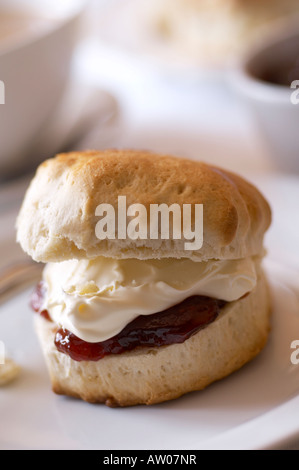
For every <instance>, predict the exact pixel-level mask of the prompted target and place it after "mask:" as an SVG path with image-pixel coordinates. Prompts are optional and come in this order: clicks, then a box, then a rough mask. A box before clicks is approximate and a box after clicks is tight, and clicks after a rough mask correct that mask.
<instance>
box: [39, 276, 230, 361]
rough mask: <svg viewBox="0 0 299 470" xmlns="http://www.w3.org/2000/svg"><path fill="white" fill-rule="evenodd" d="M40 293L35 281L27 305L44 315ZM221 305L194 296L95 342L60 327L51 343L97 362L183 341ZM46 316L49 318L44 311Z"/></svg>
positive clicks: (79, 358) (212, 317) (75, 356)
mask: <svg viewBox="0 0 299 470" xmlns="http://www.w3.org/2000/svg"><path fill="white" fill-rule="evenodd" d="M44 292H45V289H44V287H43V285H42V284H39V285H38V286H37V289H36V291H35V293H34V294H33V296H32V299H31V306H32V308H33V309H34V310H35V311H36V312H39V313H40V314H41V315H42V316H43V317H46V315H45V310H41V306H42V298H43V295H44ZM224 304H225V302H223V301H220V300H216V299H211V298H209V297H203V296H198V295H196V296H192V297H189V298H188V299H186V300H184V301H183V302H181V303H180V304H178V305H175V306H173V307H170V308H168V309H167V310H164V311H163V312H159V313H154V314H153V315H140V316H139V317H137V318H136V319H135V320H133V321H132V322H131V323H129V324H128V325H127V326H126V327H125V328H124V329H123V330H122V331H121V332H120V333H118V334H117V335H116V336H114V337H113V338H110V339H107V340H106V341H102V342H99V343H87V342H86V341H83V340H82V339H80V338H78V337H77V336H75V335H74V334H73V333H71V332H69V331H68V330H65V329H64V328H60V329H58V330H57V332H56V335H55V345H56V347H57V349H58V351H60V352H62V353H64V354H68V355H69V356H70V357H71V358H72V359H74V360H75V361H98V360H99V359H102V358H103V357H105V356H107V355H109V354H121V353H123V352H126V351H132V350H133V349H136V348H138V347H156V346H165V345H169V344H174V343H183V342H184V341H186V340H187V339H188V338H190V337H191V336H192V335H194V334H195V333H197V332H198V331H199V330H201V329H202V328H205V327H206V326H208V325H209V324H210V323H212V322H213V321H214V320H215V319H216V318H217V316H218V315H219V311H220V309H221V308H222V307H223V306H224ZM40 310H41V311H40ZM46 313H47V312H46ZM47 317H48V318H47V319H49V315H48V314H47Z"/></svg>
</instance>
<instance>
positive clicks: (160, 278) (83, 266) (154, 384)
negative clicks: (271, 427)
mask: <svg viewBox="0 0 299 470" xmlns="http://www.w3.org/2000/svg"><path fill="white" fill-rule="evenodd" d="M120 197H121V198H122V199H120ZM120 200H121V201H122V202H123V201H124V200H125V201H126V206H125V207H120ZM137 203H138V204H139V205H138V208H139V209H138V210H139V212H140V210H141V209H140V205H142V207H144V210H145V211H147V214H150V215H152V213H151V208H152V207H154V208H157V207H158V208H161V206H162V205H164V206H163V207H164V209H165V207H167V208H170V209H174V207H176V209H178V210H182V214H184V210H185V209H186V208H187V207H191V209H192V207H193V205H194V207H195V206H196V205H201V207H202V214H203V223H202V226H201V227H202V229H203V232H202V235H203V237H202V243H201V244H200V246H199V244H198V245H197V246H196V245H191V248H190V245H188V249H186V240H187V239H188V242H189V243H190V240H191V237H190V236H189V235H190V233H193V234H194V238H196V231H195V229H198V230H199V228H200V225H198V224H197V223H198V220H197V219H196V217H197V216H198V214H197V216H196V211H195V210H192V211H191V210H190V212H189V216H190V217H189V221H190V230H189V232H188V234H189V235H188V236H187V232H185V231H183V230H182V233H183V235H184V237H183V236H182V237H181V238H179V237H178V236H177V233H178V232H177V229H178V226H175V222H174V221H175V217H174V215H173V213H171V210H170V211H169V212H168V215H169V219H168V228H169V231H168V235H170V236H169V237H168V238H167V236H165V230H164V229H165V227H164V229H163V225H162V221H161V220H160V222H159V224H158V226H156V229H157V233H156V235H157V234H158V236H154V237H153V236H150V235H153V234H154V230H152V227H151V222H152V220H151V219H150V218H149V217H148V219H147V218H145V220H144V219H143V222H146V223H147V222H148V225H147V226H148V232H147V234H146V235H148V236H144V237H141V236H138V234H139V235H140V230H141V229H140V225H141V222H142V220H141V219H140V218H139V219H138V221H139V223H138V224H135V225H134V227H135V232H134V230H133V231H132V226H131V229H130V230H131V231H130V230H129V224H130V223H131V222H132V220H134V217H133V214H135V212H134V211H136V209H137V206H136V204H137ZM102 204H104V206H101V205H102ZM99 206H100V207H102V208H104V210H103V211H102V212H99V210H98V207H99ZM132 207H133V209H132ZM109 208H110V209H111V208H112V211H113V213H114V214H115V220H112V219H111V217H110V219H108V218H106V222H105V224H103V227H104V225H105V227H104V228H105V230H106V231H107V232H106V233H107V237H103V236H102V237H99V234H98V232H97V226H98V223H99V221H101V220H102V221H103V219H104V217H107V213H108V212H109V210H110V209H109ZM129 208H131V212H130V211H129ZM123 209H125V212H124V210H123ZM132 210H133V212H132ZM137 212H138V211H137ZM161 214H162V213H161ZM161 214H160V215H161ZM165 214H167V211H166V212H165V213H164V215H165ZM110 215H111V214H110ZM139 215H140V214H139ZM126 216H127V218H126ZM172 216H173V217H172ZM161 217H162V215H161ZM120 221H125V223H126V224H127V225H126V227H125V228H127V229H128V230H127V232H125V233H124V231H123V226H121V224H120ZM270 221H271V212H270V208H269V205H268V203H267V202H266V201H265V199H264V198H263V196H262V195H261V194H260V192H259V191H258V190H257V189H256V188H255V187H254V186H252V185H251V184H249V183H248V182H246V181H245V180H244V179H242V178H241V177H239V176H237V175H235V174H233V173H230V172H228V171H225V170H221V169H219V168H216V167H213V166H209V165H207V164H205V163H200V162H197V161H189V160H185V159H180V158H175V157H171V156H165V155H156V154H151V153H148V152H143V151H129V150H124V151H121V150H106V151H88V152H73V153H69V154H61V155H58V156H57V157H55V158H53V159H50V160H47V161H45V162H44V163H42V164H41V165H40V167H39V168H38V170H37V173H36V176H35V177H34V179H33V180H32V182H31V184H30V187H29V189H28V190H27V193H26V196H25V199H24V202H23V205H22V208H21V210H20V213H19V216H18V220H17V239H18V241H19V243H20V244H21V246H22V248H23V249H24V251H25V252H27V253H28V254H29V255H30V256H31V257H32V258H33V259H34V260H36V261H39V262H43V263H47V264H46V266H45V269H44V273H43V280H42V282H41V283H40V284H39V285H38V287H37V289H36V291H35V292H34V294H33V296H32V300H31V304H32V307H33V309H34V310H35V311H36V314H35V324H36V330H37V333H38V336H39V339H40V343H41V346H42V349H43V352H44V355H45V359H46V362H47V366H48V369H49V372H50V376H51V381H52V386H53V390H54V391H55V392H56V393H59V394H66V395H71V396H75V397H80V398H82V399H83V400H86V401H89V402H93V403H99V402H103V403H106V404H107V405H110V406H117V405H118V406H128V405H136V404H153V403H159V402H162V401H165V400H170V399H174V398H177V397H179V396H181V395H183V394H185V393H187V392H190V391H195V390H201V389H203V388H205V387H206V386H207V385H209V384H210V383H212V382H214V381H216V380H219V379H221V378H223V377H225V376H227V375H228V374H230V373H232V372H233V371H235V370H237V369H239V368H240V367H241V366H242V365H244V364H245V363H246V362H248V361H250V360H251V359H252V358H253V357H255V356H256V355H257V354H258V353H259V352H260V351H261V349H262V348H263V346H264V345H265V343H266V340H267V337H268V333H269V329H270V326H269V325H270V319H269V317H270V302H269V293H268V288H267V282H266V279H265V276H264V273H263V270H262V267H261V261H262V258H263V255H264V249H263V238H264V233H265V231H266V230H267V228H268V227H269V225H270ZM135 222H136V221H135ZM109 224H110V225H109ZM186 224H187V217H186V218H185V216H184V218H183V222H182V226H184V228H186ZM108 226H109V227H110V228H111V227H114V229H115V232H114V234H113V233H110V232H111V230H110V232H109V230H108ZM103 227H102V228H103ZM179 228H181V225H180V224H179ZM163 230H164V231H163ZM108 232H109V233H108ZM108 234H110V236H109V237H108ZM175 234H176V235H175ZM192 247H193V249H192Z"/></svg>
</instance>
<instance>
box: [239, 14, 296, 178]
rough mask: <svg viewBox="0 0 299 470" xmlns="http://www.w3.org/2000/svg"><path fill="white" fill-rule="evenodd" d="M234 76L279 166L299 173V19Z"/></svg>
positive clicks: (248, 59) (258, 50) (270, 39)
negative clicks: (298, 88)
mask: <svg viewBox="0 0 299 470" xmlns="http://www.w3.org/2000/svg"><path fill="white" fill-rule="evenodd" d="M296 62H297V63H296ZM230 79H231V83H232V85H233V87H234V89H235V90H236V91H237V92H238V93H239V95H240V96H241V97H242V99H244V100H245V102H246V104H247V105H248V106H249V108H250V109H251V111H252V113H253V116H254V118H255V121H256V123H257V126H258V128H259V131H260V133H261V135H262V136H263V137H264V140H265V141H266V143H267V144H268V148H269V150H270V155H271V157H272V161H273V164H274V166H275V168H276V169H278V170H282V171H285V172H294V171H295V172H299V92H298V90H297V91H296V86H299V21H298V18H297V19H296V21H291V22H290V23H289V24H287V25H285V26H284V27H283V28H282V29H281V30H279V32H278V33H277V34H276V35H272V36H271V37H268V38H267V39H266V40H265V41H264V42H263V44H262V45H260V46H259V47H258V48H256V49H255V50H254V51H252V52H251V53H250V54H249V55H248V56H247V57H246V58H244V59H243V60H242V62H241V63H239V64H237V66H236V67H235V69H234V71H233V72H232V73H231V74H230ZM294 80H298V83H297V84H296V83H294V84H293V87H295V88H291V84H292V82H294ZM296 103H298V104H296Z"/></svg>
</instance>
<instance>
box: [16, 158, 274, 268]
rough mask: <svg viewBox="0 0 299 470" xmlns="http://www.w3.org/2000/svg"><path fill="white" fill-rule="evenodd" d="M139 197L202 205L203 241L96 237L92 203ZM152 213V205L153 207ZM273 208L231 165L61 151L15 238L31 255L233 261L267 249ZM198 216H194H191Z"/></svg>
mask: <svg viewBox="0 0 299 470" xmlns="http://www.w3.org/2000/svg"><path fill="white" fill-rule="evenodd" d="M120 195H121V196H126V198H127V206H129V205H131V204H134V203H141V204H144V205H145V206H146V208H147V209H149V205H150V204H154V203H156V204H161V203H166V204H168V205H171V204H172V203H176V204H180V206H181V208H182V205H183V204H203V206H204V207H203V210H204V243H203V246H202V248H201V249H200V250H197V251H186V250H185V249H184V242H185V240H150V239H147V240H131V239H129V238H128V239H126V240H117V239H116V240H103V241H101V240H99V239H97V238H96V235H95V226H96V223H97V222H98V221H99V217H97V216H95V209H96V207H97V206H98V205H99V204H101V203H109V204H112V205H113V206H114V207H115V208H117V201H118V196H120ZM148 214H149V210H148ZM270 220H271V213H270V208H269V206H268V204H267V202H266V201H265V199H264V198H263V196H262V195H261V194H260V193H259V191H258V190H257V189H256V188H255V187H254V186H252V185H251V184H249V183H248V182H246V181H245V180H244V179H242V178H241V177H239V176H236V175H234V174H232V173H230V172H228V171H225V170H221V169H219V168H216V167H213V166H210V165H207V164H205V163H201V162H197V161H191V160H185V159H180V158H175V157H171V156H165V155H156V154H152V153H149V152H145V151H133V150H106V151H88V152H73V153H68V154H60V155H58V156H57V157H56V158H53V159H50V160H47V161H45V162H44V163H42V164H41V165H40V167H39V168H38V170H37V173H36V176H35V178H34V179H33V181H32V183H31V185H30V187H29V189H28V191H27V193H26V196H25V199H24V202H23V205H22V208H21V211H20V214H19V217H18V220H17V229H18V230H17V239H18V241H19V243H20V244H21V246H22V248H23V250H24V251H25V252H27V253H28V254H29V255H30V256H31V257H32V258H33V259H34V260H36V261H42V262H53V261H54V262H55V261H63V260H66V259H71V258H79V259H80V258H95V257H97V256H109V257H116V258H138V259H147V258H164V257H172V258H182V257H188V258H191V259H194V260H196V261H202V260H208V259H211V258H216V259H226V258H228V259H236V258H243V257H247V256H252V255H256V254H259V253H261V252H262V243H263V236H264V232H265V231H266V230H267V228H268V227H269V225H270ZM193 222H194V221H193Z"/></svg>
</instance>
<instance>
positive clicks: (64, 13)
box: [0, 0, 86, 178]
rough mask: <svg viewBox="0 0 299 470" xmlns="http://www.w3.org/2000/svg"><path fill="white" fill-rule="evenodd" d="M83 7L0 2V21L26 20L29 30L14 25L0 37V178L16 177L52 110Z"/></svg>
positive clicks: (68, 1) (69, 1)
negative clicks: (9, 17) (6, 16)
mask: <svg viewBox="0 0 299 470" xmlns="http://www.w3.org/2000/svg"><path fill="white" fill-rule="evenodd" d="M85 3H86V2H84V1H83V0H64V1H63V2H61V1H58V0H52V1H51V0H41V1H39V2H33V1H32V0H1V6H0V15H3V17H4V12H5V14H6V13H8V14H11V15H12V14H15V15H20V14H21V15H22V14H23V15H24V16H23V18H24V19H25V17H28V18H29V17H31V18H32V25H31V29H30V30H29V27H28V30H27V31H26V30H25V28H24V31H23V32H22V31H21V28H20V27H19V30H18V32H16V33H15V34H11V35H10V37H8V38H3V37H2V38H1V36H0V80H1V82H2V83H1V85H2V88H3V83H4V95H5V104H0V177H1V178H3V177H6V176H8V175H14V174H17V173H20V172H21V171H22V170H23V169H24V168H25V167H28V166H29V165H30V163H31V161H30V148H31V146H32V144H33V142H34V138H35V137H36V136H37V135H38V134H39V132H40V131H41V129H42V128H43V126H44V125H45V123H46V121H47V119H48V118H49V117H50V116H51V114H52V113H53V112H54V110H55V108H56V106H57V104H58V102H59V100H60V98H61V97H62V95H63V92H64V89H65V86H66V84H67V81H68V77H69V71H70V64H71V58H72V52H73V49H74V45H75V42H76V35H77V34H76V33H77V27H78V22H79V19H80V16H81V13H82V11H83V7H84V5H85ZM3 17H2V18H3ZM17 28H18V26H17V25H16V29H17ZM8 32H9V30H8ZM0 35H1V31H0ZM2 95H3V89H2ZM0 98H1V97H0ZM2 98H3V96H2ZM0 102H1V99H0Z"/></svg>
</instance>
